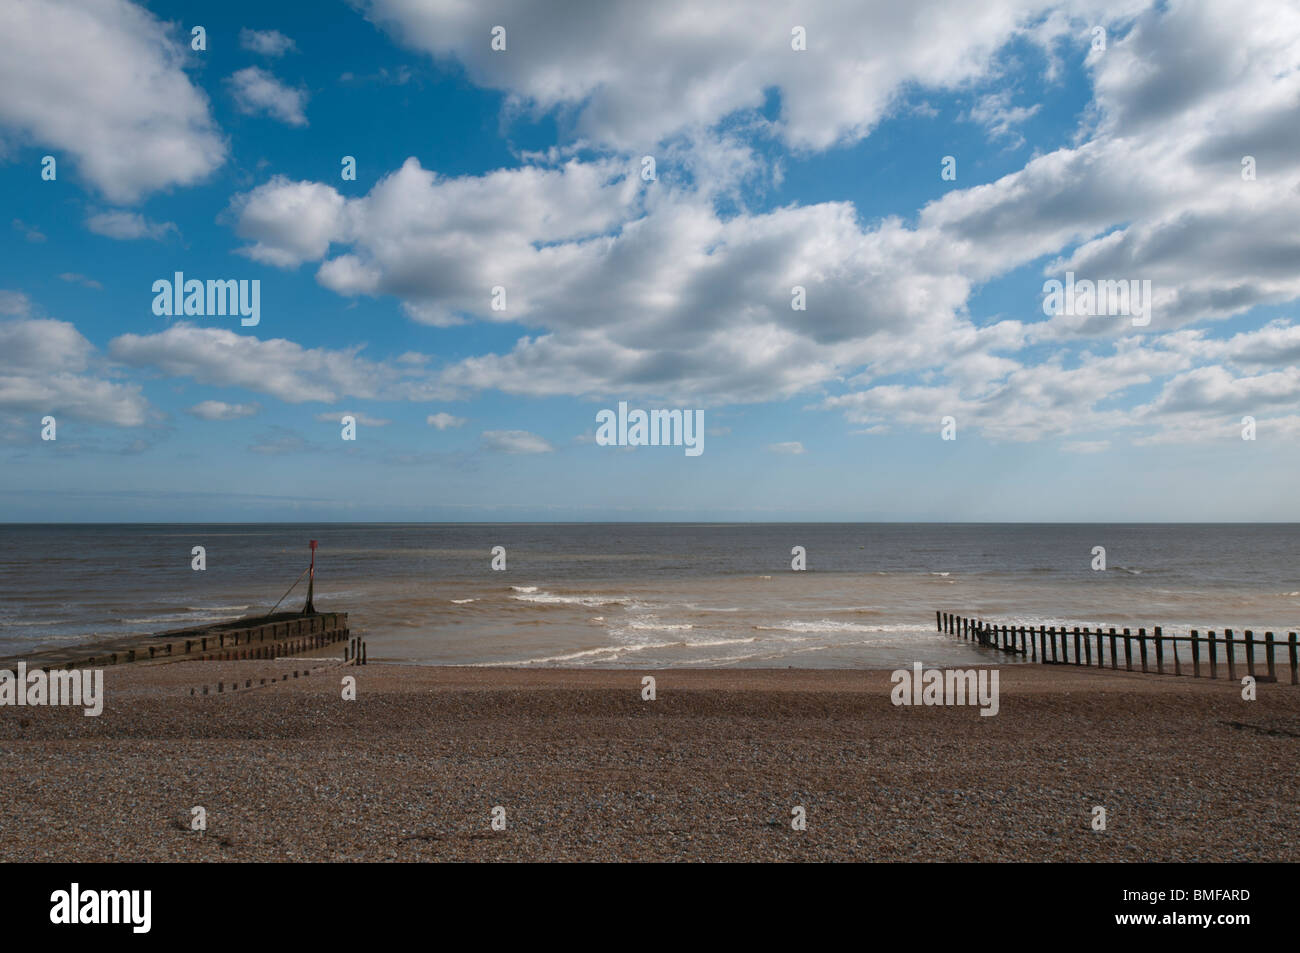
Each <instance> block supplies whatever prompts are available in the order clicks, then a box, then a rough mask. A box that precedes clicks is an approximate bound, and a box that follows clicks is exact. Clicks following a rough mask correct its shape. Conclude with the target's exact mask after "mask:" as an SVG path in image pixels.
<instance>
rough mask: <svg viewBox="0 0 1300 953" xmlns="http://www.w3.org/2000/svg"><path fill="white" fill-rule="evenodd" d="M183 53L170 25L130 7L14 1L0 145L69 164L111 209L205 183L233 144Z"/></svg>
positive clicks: (0, 82) (1, 79) (9, 12)
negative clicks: (23, 147) (29, 145)
mask: <svg viewBox="0 0 1300 953" xmlns="http://www.w3.org/2000/svg"><path fill="white" fill-rule="evenodd" d="M186 55H187V51H186V49H185V48H184V47H183V46H181V44H180V43H178V42H177V38H176V32H175V29H174V28H173V27H172V26H171V25H169V24H165V23H163V22H162V21H160V20H159V19H158V18H157V17H155V16H154V15H153V14H152V13H150V12H148V11H147V10H145V9H144V8H143V7H140V6H138V5H136V4H134V3H129V2H127V0H93V2H92V0H9V2H6V3H4V4H0V135H2V136H3V137H4V138H5V139H10V138H19V139H24V140H30V141H32V142H35V143H37V144H38V145H40V146H42V147H46V148H50V149H53V150H57V151H58V153H59V154H60V156H61V155H67V156H70V157H72V159H73V166H74V168H76V170H77V171H78V172H79V173H80V174H81V175H82V176H84V178H85V179H86V180H87V181H88V182H89V183H90V184H91V185H92V186H94V187H95V188H97V189H98V190H99V191H100V192H101V193H102V194H103V195H104V196H106V197H107V198H108V199H109V200H110V201H112V202H115V203H123V204H125V203H131V202H134V201H136V200H137V199H139V198H140V197H141V196H143V195H145V194H147V193H149V192H154V191H157V190H159V189H165V188H168V187H171V186H176V185H190V184H193V183H195V182H198V181H201V180H202V179H204V178H206V177H207V176H208V175H209V174H210V173H211V172H212V171H213V170H214V169H216V168H217V167H218V166H220V165H221V164H222V163H223V162H224V161H225V158H226V153H227V146H226V142H225V140H224V138H223V137H222V135H221V134H220V131H219V130H218V129H217V127H216V125H215V123H214V122H213V120H212V117H211V115H210V114H209V111H208V99H207V97H206V96H205V95H204V94H203V92H202V91H201V90H199V89H198V88H197V87H195V86H194V85H192V84H191V82H190V80H189V77H188V76H186V74H185V71H184V67H185V65H186ZM60 171H62V170H60Z"/></svg>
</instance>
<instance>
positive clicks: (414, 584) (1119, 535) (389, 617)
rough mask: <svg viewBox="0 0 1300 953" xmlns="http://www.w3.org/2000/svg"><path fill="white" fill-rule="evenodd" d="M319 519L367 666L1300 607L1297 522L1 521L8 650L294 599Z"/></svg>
mask: <svg viewBox="0 0 1300 953" xmlns="http://www.w3.org/2000/svg"><path fill="white" fill-rule="evenodd" d="M311 539H315V540H317V541H318V543H319V549H318V550H317V555H316V577H315V606H316V608H317V609H318V610H320V611H342V612H347V613H349V616H350V624H351V627H352V629H353V630H354V632H356V633H357V634H359V635H361V636H363V637H364V638H365V639H366V640H367V642H368V644H369V646H370V653H371V658H372V659H374V660H375V661H376V662H383V661H394V662H413V663H419V664H436V665H486V666H572V667H629V666H635V667H732V666H737V667H754V666H772V667H808V668H893V667H898V666H908V665H911V664H912V662H913V661H914V660H916V659H922V660H924V661H925V662H926V663H927V664H941V665H960V664H975V663H978V662H981V661H989V660H990V657H989V655H988V654H987V653H986V652H985V651H984V650H982V649H980V648H978V647H977V646H973V645H971V644H969V643H964V642H961V641H959V640H954V639H953V638H951V637H950V636H946V635H943V634H941V633H938V632H936V631H935V625H934V613H935V611H936V610H942V611H950V612H956V613H958V614H960V615H968V616H978V617H981V618H983V619H986V620H988V621H990V622H1001V623H1007V624H1022V625H1049V626H1051V625H1067V626H1073V625H1092V626H1097V625H1101V626H1117V627H1123V626H1130V627H1133V628H1135V629H1136V628H1137V627H1140V626H1146V627H1148V628H1150V627H1152V626H1155V625H1161V626H1164V627H1165V629H1166V630H1167V631H1184V630H1186V629H1190V628H1199V629H1214V628H1225V627H1226V628H1236V629H1239V630H1240V629H1246V628H1254V629H1256V630H1257V631H1261V632H1262V631H1266V630H1268V631H1278V632H1285V631H1288V627H1290V630H1294V629H1295V628H1296V618H1297V615H1300V611H1298V610H1300V580H1297V578H1296V575H1295V573H1294V571H1293V569H1292V568H1291V567H1294V566H1295V565H1296V564H1297V560H1296V555H1297V548H1298V547H1300V531H1298V529H1297V527H1296V525H1295V524H1286V523H1278V524H1226V523H1184V524H1169V523H1144V524H1138V523H1106V524H1087V523H1071V524H1064V523H1061V524H1028V523H666V522H637V523H585V522H565V523H504V522H503V523H265V524H252V523H204V524H177V523H149V524H145V523H117V524H110V523H95V524H86V523H77V524H72V523H67V524H64V523H58V524H13V523H10V524H0V653H3V654H7V655H15V654H22V653H26V652H31V651H37V650H41V649H49V648H56V647H60V646H67V645H73V644H80V643H94V642H96V641H97V640H102V639H109V638H116V637H121V636H124V635H131V634H145V633H152V632H160V631H166V630H169V629H176V628H181V627H186V626H191V625H200V624H205V623H212V622H219V621H225V620H229V619H237V618H241V617H245V616H251V615H257V614H259V613H262V612H265V611H267V610H269V609H271V608H272V606H274V605H275V604H276V603H277V602H279V601H280V600H281V599H282V598H283V603H282V605H281V609H285V608H294V609H297V608H301V606H302V604H303V600H304V598H305V596H306V580H305V579H302V580H300V581H299V582H298V584H297V586H296V588H293V589H292V591H291V592H290V594H289V595H288V596H287V597H285V592H286V590H289V589H290V587H291V584H293V583H294V582H295V579H299V578H300V576H301V574H302V572H303V570H305V569H306V567H307V565H308V561H309V555H310V554H309V550H308V541H309V540H311ZM195 547H202V549H203V560H202V563H203V568H202V569H195V568H194V566H195V564H196V559H195V556H194V549H195ZM496 547H500V550H497V549H496ZM796 547H802V550H803V555H802V557H800V555H799V553H798V551H797V549H796ZM1097 547H1102V548H1103V549H1104V558H1105V562H1104V567H1105V568H1104V569H1100V568H1094V567H1096V566H1097V565H1098V560H1097V555H1096V552H1095V550H1096V548H1097ZM801 559H802V565H803V566H804V567H805V568H803V569H795V568H793V567H794V566H795V565H798V564H799V563H800V560H801ZM494 565H496V566H497V567H498V568H495V569H494V568H493V566H494ZM997 661H998V662H999V663H1002V664H1005V663H1006V658H1005V657H1001V656H1000V657H999V658H998V659H997Z"/></svg>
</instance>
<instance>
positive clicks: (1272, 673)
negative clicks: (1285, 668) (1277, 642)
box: [1264, 632, 1277, 682]
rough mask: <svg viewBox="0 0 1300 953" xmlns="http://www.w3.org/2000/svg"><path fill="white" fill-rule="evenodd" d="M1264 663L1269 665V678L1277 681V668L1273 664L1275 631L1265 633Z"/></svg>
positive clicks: (1271, 680)
mask: <svg viewBox="0 0 1300 953" xmlns="http://www.w3.org/2000/svg"><path fill="white" fill-rule="evenodd" d="M1264 664H1265V665H1267V666H1268V680H1269V681H1270V682H1276V681H1277V668H1276V667H1275V666H1274V664H1273V633H1272V632H1265V633H1264Z"/></svg>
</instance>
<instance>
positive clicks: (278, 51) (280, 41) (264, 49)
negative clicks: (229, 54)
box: [239, 27, 297, 57]
mask: <svg viewBox="0 0 1300 953" xmlns="http://www.w3.org/2000/svg"><path fill="white" fill-rule="evenodd" d="M239 45H240V46H241V47H243V48H244V49H246V50H252V51H253V52H254V53H260V54H261V55H262V56H269V57H277V56H284V54H285V53H288V52H289V51H290V50H294V49H297V46H296V45H295V44H294V42H293V40H291V39H290V38H289V37H287V36H285V35H284V34H283V33H281V32H280V31H279V30H250V29H248V27H244V28H243V29H242V30H240V31H239Z"/></svg>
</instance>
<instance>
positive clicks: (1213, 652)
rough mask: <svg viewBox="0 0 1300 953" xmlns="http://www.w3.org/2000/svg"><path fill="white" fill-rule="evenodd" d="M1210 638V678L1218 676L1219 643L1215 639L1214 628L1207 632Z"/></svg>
mask: <svg viewBox="0 0 1300 953" xmlns="http://www.w3.org/2000/svg"><path fill="white" fill-rule="evenodd" d="M1208 636H1209V639H1210V678H1218V677H1219V643H1218V642H1217V641H1215V638H1214V630H1213V629H1211V630H1210V631H1209V633H1208Z"/></svg>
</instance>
